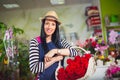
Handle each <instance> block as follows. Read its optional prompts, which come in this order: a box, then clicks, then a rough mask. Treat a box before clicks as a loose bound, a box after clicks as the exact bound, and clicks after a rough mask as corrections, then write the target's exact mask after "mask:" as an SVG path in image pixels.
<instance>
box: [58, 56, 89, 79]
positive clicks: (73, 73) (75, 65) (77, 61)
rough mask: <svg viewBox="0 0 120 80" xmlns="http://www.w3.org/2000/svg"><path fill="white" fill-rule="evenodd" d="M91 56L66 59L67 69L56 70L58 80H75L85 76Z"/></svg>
mask: <svg viewBox="0 0 120 80" xmlns="http://www.w3.org/2000/svg"><path fill="white" fill-rule="evenodd" d="M90 57H91V54H84V55H83V56H76V57H75V58H74V59H67V67H66V68H63V67H62V68H60V69H59V70H58V75H57V78H58V80H76V79H80V78H82V77H84V76H85V73H86V71H87V68H88V63H89V59H90Z"/></svg>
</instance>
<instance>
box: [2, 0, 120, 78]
mask: <svg viewBox="0 0 120 80" xmlns="http://www.w3.org/2000/svg"><path fill="white" fill-rule="evenodd" d="M26 3H27V4H26ZM49 10H54V11H56V12H57V14H58V16H59V20H60V21H61V23H62V24H61V25H60V27H59V29H60V37H61V39H66V40H67V41H69V42H70V43H71V45H72V46H77V47H82V48H83V49H85V50H86V51H88V52H89V53H90V54H92V57H93V58H94V61H95V64H94V65H93V69H92V68H91V70H92V71H91V72H92V73H91V72H90V71H89V75H88V77H87V78H86V79H84V80H120V0H0V80H34V77H35V75H34V74H32V73H31V72H30V69H29V42H30V40H31V39H32V38H35V37H36V36H39V35H40V28H41V27H40V25H41V21H40V19H41V18H42V17H43V16H44V14H45V13H46V12H47V11H49ZM8 36H9V37H8ZM79 53H83V54H82V55H80V56H83V55H84V52H82V51H81V50H80V51H79ZM69 58H70V59H74V58H73V57H66V58H65V61H64V63H65V64H64V65H65V66H67V59H69ZM88 64H91V63H90V62H89V63H88ZM88 67H89V66H88ZM86 72H87V69H86ZM70 80H73V79H70ZM74 80H76V79H74ZM77 80H81V78H79V79H77Z"/></svg>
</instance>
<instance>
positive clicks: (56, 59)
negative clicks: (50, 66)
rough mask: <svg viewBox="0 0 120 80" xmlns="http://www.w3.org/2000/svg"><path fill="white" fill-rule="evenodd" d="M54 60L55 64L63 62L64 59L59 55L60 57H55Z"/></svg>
mask: <svg viewBox="0 0 120 80" xmlns="http://www.w3.org/2000/svg"><path fill="white" fill-rule="evenodd" d="M53 59H54V60H55V62H57V61H61V60H62V59H63V56H61V55H58V56H55V57H53Z"/></svg>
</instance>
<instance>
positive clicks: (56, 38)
mask: <svg viewBox="0 0 120 80" xmlns="http://www.w3.org/2000/svg"><path fill="white" fill-rule="evenodd" d="M45 20H46V19H43V20H42V25H41V35H40V37H41V41H42V48H43V50H44V53H47V52H48V47H47V43H46V34H45V32H44V24H45ZM52 42H53V43H54V44H55V46H56V47H57V48H61V44H60V35H59V23H58V22H57V21H56V30H55V32H54V33H53V35H52Z"/></svg>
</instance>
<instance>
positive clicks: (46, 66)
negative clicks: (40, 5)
mask: <svg viewBox="0 0 120 80" xmlns="http://www.w3.org/2000/svg"><path fill="white" fill-rule="evenodd" d="M59 25H60V21H59V20H58V16H57V14H56V12H55V11H48V13H47V14H46V15H45V17H44V18H43V19H42V25H41V35H40V36H38V37H37V38H34V39H32V40H31V41H30V51H29V53H30V54H29V63H30V70H31V71H32V73H35V74H37V77H36V78H37V79H38V80H56V79H55V72H56V69H57V67H58V63H61V66H63V62H64V57H65V56H77V55H78V52H77V50H76V49H74V48H72V46H71V45H70V44H69V43H68V42H67V41H66V40H61V39H60V35H59Z"/></svg>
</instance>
